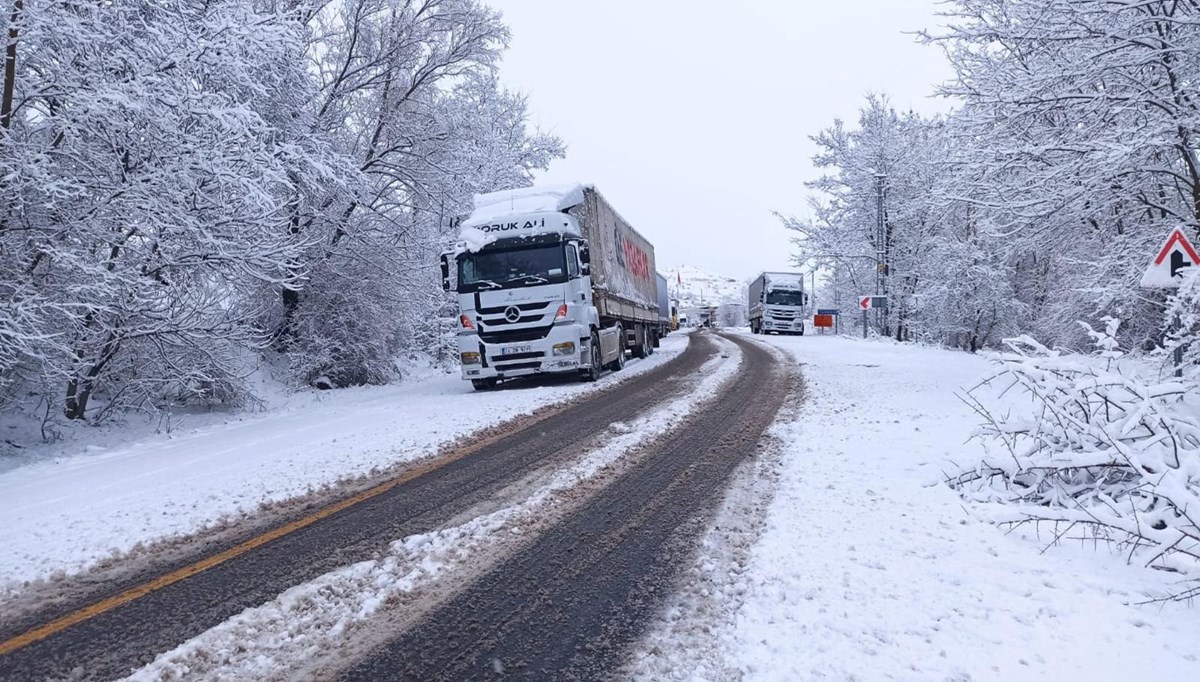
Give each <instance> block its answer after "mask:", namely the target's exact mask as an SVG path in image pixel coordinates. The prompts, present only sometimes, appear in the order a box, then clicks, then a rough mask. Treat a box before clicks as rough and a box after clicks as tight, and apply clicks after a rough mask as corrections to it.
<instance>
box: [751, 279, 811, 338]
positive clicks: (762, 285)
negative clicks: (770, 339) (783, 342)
mask: <svg viewBox="0 0 1200 682" xmlns="http://www.w3.org/2000/svg"><path fill="white" fill-rule="evenodd" d="M748 291H749V294H750V300H749V307H748V312H749V318H750V330H751V331H752V332H754V333H755V334H767V333H771V332H775V333H777V334H800V335H803V334H804V328H805V322H806V321H807V319H808V302H809V298H808V294H807V293H806V292H805V291H804V277H803V276H802V275H800V274H799V273H784V272H764V273H762V274H761V275H759V276H758V277H757V278H755V279H754V281H753V282H751V283H750V286H749V289H748Z"/></svg>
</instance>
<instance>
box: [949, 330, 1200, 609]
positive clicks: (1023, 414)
mask: <svg viewBox="0 0 1200 682" xmlns="http://www.w3.org/2000/svg"><path fill="white" fill-rule="evenodd" d="M1104 322H1105V327H1104V328H1103V329H1100V330H1095V329H1092V328H1091V327H1088V326H1087V325H1084V328H1085V331H1086V333H1087V334H1088V336H1089V337H1091V339H1092V340H1093V343H1094V346H1095V351H1094V352H1093V353H1092V354H1091V355H1079V354H1074V353H1069V352H1064V351H1061V350H1051V349H1049V348H1047V347H1045V346H1044V345H1042V344H1040V343H1038V342H1037V341H1035V340H1033V339H1032V338H1029V337H1027V336H1025V337H1019V338H1015V339H1009V340H1007V341H1006V345H1007V346H1008V348H1009V350H1008V352H1005V353H1001V354H998V355H997V363H998V367H997V369H996V371H995V373H994V374H993V375H992V376H990V377H988V378H987V380H986V381H984V382H983V383H981V384H980V385H979V386H977V387H976V388H975V389H972V391H970V392H968V394H967V395H966V397H965V399H966V400H967V401H968V402H969V403H971V404H972V405H973V406H974V407H975V409H976V410H977V411H978V413H979V414H980V415H981V416H982V417H983V418H984V419H985V423H984V425H983V426H982V427H981V429H980V431H979V432H978V434H977V437H978V438H979V439H980V440H981V441H982V442H983V443H984V445H985V446H986V452H987V455H986V456H985V457H984V459H983V460H982V461H980V462H978V463H976V464H973V465H971V466H969V467H966V468H964V469H963V470H961V471H959V472H957V473H955V474H954V475H952V476H951V477H950V479H949V483H950V485H952V486H953V487H955V488H956V489H958V490H959V491H960V493H961V494H962V495H963V497H964V498H966V499H968V500H970V501H973V502H976V503H979V505H980V508H981V509H982V510H983V511H984V513H985V515H986V516H987V517H988V518H990V519H991V520H992V521H994V522H997V523H1000V524H1003V525H1007V526H1020V525H1026V524H1033V525H1036V526H1039V527H1045V528H1048V529H1050V530H1052V532H1053V538H1054V541H1055V542H1058V541H1060V540H1064V539H1080V540H1087V541H1093V540H1099V541H1102V542H1105V543H1108V544H1110V545H1111V546H1112V547H1113V548H1114V549H1116V550H1119V551H1121V552H1122V553H1123V554H1124V555H1125V556H1127V557H1128V559H1129V560H1130V561H1131V562H1138V563H1141V564H1143V565H1146V566H1151V567H1154V568H1159V569H1165V570H1171V571H1177V572H1179V573H1181V574H1185V575H1187V576H1190V577H1200V523H1198V522H1200V421H1198V420H1197V413H1198V410H1197V407H1198V406H1200V390H1198V388H1200V387H1198V386H1197V384H1195V383H1194V382H1190V381H1176V380H1166V381H1160V380H1157V379H1156V378H1154V377H1153V376H1152V374H1153V372H1152V371H1151V370H1148V369H1147V368H1146V367H1145V366H1144V364H1139V363H1137V362H1133V361H1131V360H1129V359H1127V358H1125V356H1124V354H1123V353H1122V352H1121V351H1120V350H1119V348H1118V343H1117V339H1116V336H1117V330H1118V327H1119V324H1118V322H1117V321H1116V320H1114V319H1112V318H1106V319H1105V320H1104ZM997 385H1002V386H1004V392H1005V393H1007V394H1010V395H1008V396H1007V399H1006V400H1005V404H1004V406H1002V405H1001V399H1000V398H997V397H995V396H994V395H993V394H992V393H991V391H992V390H993V389H994V388H995V387H996V386H997ZM1012 394H1015V396H1014V395H1012ZM1014 397H1017V398H1025V399H1028V401H1027V402H1026V401H1024V400H1013V398H1014ZM1192 592H1194V590H1193V591H1189V592H1188V593H1187V594H1191V593H1192Z"/></svg>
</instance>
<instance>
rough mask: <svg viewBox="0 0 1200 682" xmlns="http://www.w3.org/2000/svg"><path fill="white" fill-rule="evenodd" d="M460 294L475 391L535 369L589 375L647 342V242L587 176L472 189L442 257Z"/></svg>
mask: <svg viewBox="0 0 1200 682" xmlns="http://www.w3.org/2000/svg"><path fill="white" fill-rule="evenodd" d="M452 268H453V270H454V273H455V274H456V275H457V276H456V277H454V285H453V288H454V289H455V290H456V291H457V293H458V307H459V313H460V314H459V330H458V347H459V357H460V360H461V363H462V376H463V378H464V379H469V380H470V381H471V384H472V385H473V386H474V387H475V388H476V389H478V390H483V389H490V388H494V387H495V386H497V384H498V383H499V382H501V381H503V380H505V379H510V378H514V377H521V376H530V375H536V374H552V373H553V374H562V373H574V374H578V375H579V376H580V377H581V378H582V379H583V380H585V381H596V380H597V379H598V378H599V377H600V374H601V372H602V371H603V369H605V368H608V369H610V370H613V371H618V370H620V369H621V368H622V367H624V366H625V352H626V350H627V349H628V350H631V351H632V353H633V355H634V357H645V356H647V355H649V354H650V353H652V352H653V351H654V346H655V338H656V335H657V333H658V331H657V330H658V328H659V324H660V319H661V317H660V312H659V301H658V283H657V282H656V274H657V271H656V270H655V262H654V247H653V246H651V244H650V242H649V241H647V240H646V238H645V237H643V236H642V235H641V234H639V233H638V232H637V231H636V230H634V229H633V228H632V227H631V226H630V225H629V223H627V222H626V221H625V220H624V219H623V218H621V216H620V214H618V213H617V212H616V211H615V210H614V209H613V207H612V206H611V205H610V204H609V203H608V202H607V201H606V200H605V199H604V197H603V196H602V195H601V194H600V193H599V192H597V191H596V189H595V188H594V187H591V186H586V185H578V184H576V185H566V186H557V187H529V188H522V189H513V190H506V191H501V192H493V193H489V194H478V195H476V196H475V209H474V211H473V212H472V213H471V215H470V216H469V217H467V218H466V219H465V220H464V221H462V223H461V231H460V234H459V242H458V243H457V244H456V246H455V249H454V250H453V251H452V252H448V253H444V254H442V288H443V289H446V290H447V291H448V290H450V289H451V288H452V285H451V269H452Z"/></svg>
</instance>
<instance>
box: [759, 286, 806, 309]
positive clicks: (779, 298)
mask: <svg viewBox="0 0 1200 682" xmlns="http://www.w3.org/2000/svg"><path fill="white" fill-rule="evenodd" d="M767 305H804V292H803V291H789V290H787V289H772V290H771V291H768V292H767Z"/></svg>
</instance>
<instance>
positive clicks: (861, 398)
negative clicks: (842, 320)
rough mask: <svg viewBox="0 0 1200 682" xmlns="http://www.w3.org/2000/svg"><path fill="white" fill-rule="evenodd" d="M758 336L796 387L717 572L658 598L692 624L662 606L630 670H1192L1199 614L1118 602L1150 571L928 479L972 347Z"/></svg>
mask: <svg viewBox="0 0 1200 682" xmlns="http://www.w3.org/2000/svg"><path fill="white" fill-rule="evenodd" d="M767 341H768V342H769V343H771V344H774V345H777V346H780V347H783V348H786V349H789V350H790V351H791V352H792V353H794V355H795V357H796V359H797V361H799V362H801V363H803V367H802V371H803V373H804V375H805V378H806V383H807V397H806V401H805V404H804V406H803V407H802V409H801V410H800V412H799V415H798V417H797V418H796V419H795V420H794V421H789V422H785V423H780V424H779V425H778V426H777V431H776V433H777V434H778V435H779V437H780V438H782V439H784V441H785V445H784V450H783V453H782V462H781V464H780V466H779V467H778V469H777V470H776V471H775V474H777V475H778V477H779V479H778V487H777V492H776V493H775V495H774V497H773V499H771V500H769V503H768V506H767V508H766V510H765V513H764V516H763V521H762V528H763V530H762V532H761V535H759V536H757V537H756V538H755V540H754V543H753V547H752V549H750V550H749V552H748V558H746V559H745V560H744V562H742V561H739V562H735V563H733V564H730V563H729V562H727V561H723V560H722V558H721V553H720V552H719V551H714V550H712V549H710V550H708V553H707V554H706V553H704V552H702V553H701V556H700V557H699V558H698V560H697V561H698V565H704V562H706V561H707V562H708V564H711V565H712V566H713V567H716V568H719V569H720V570H713V571H703V570H700V571H693V572H692V574H691V575H693V576H697V579H698V580H701V581H702V582H701V583H700V584H699V585H693V586H692V587H691V588H690V589H689V590H688V595H689V596H688V599H689V600H690V601H686V602H676V603H675V604H673V606H674V608H676V609H678V613H687V614H690V615H691V617H692V620H691V621H690V622H687V623H680V622H676V623H675V624H674V625H673V626H671V625H670V624H669V621H670V618H669V617H667V618H664V621H667V623H666V624H660V626H659V627H658V628H656V629H655V630H654V631H653V632H652V633H651V634H650V635H649V637H648V638H647V640H646V641H645V642H643V643H642V646H641V647H640V649H639V652H638V653H637V654H636V659H637V662H636V665H635V666H634V667H635V668H636V671H635V672H636V676H637V677H638V678H639V679H646V680H667V679H675V680H689V679H745V680H821V679H835V680H849V679H854V680H898V679H899V680H958V681H966V680H971V681H972V682H982V681H986V680H994V681H997V682H1000V681H1005V682H1010V681H1012V680H1023V681H1024V680H1046V681H1048V682H1049V681H1058V680H1091V681H1093V682H1101V681H1107V680H1111V681H1113V682H1124V681H1125V680H1130V679H1155V680H1189V679H1200V650H1198V649H1197V647H1196V643H1195V632H1196V631H1197V629H1198V628H1200V614H1198V613H1197V612H1196V610H1194V609H1183V608H1168V609H1160V608H1158V607H1136V606H1131V604H1134V603H1136V602H1140V601H1142V600H1143V599H1145V598H1146V597H1147V595H1153V594H1156V593H1161V592H1163V591H1165V590H1164V587H1166V586H1168V585H1170V584H1172V582H1173V581H1172V578H1171V577H1170V576H1164V575H1160V574H1157V573H1154V572H1150V571H1145V570H1143V569H1140V568H1135V567H1130V566H1126V565H1125V564H1124V563H1122V562H1120V561H1117V560H1112V559H1111V558H1110V557H1109V556H1108V554H1107V553H1106V552H1104V551H1103V550H1101V551H1100V552H1099V553H1097V552H1096V551H1094V550H1093V549H1092V548H1091V546H1088V547H1081V546H1079V545H1063V546H1060V547H1055V548H1053V549H1052V550H1051V551H1048V552H1045V553H1043V552H1042V550H1043V548H1044V540H1045V538H1043V541H1041V542H1039V541H1038V540H1037V539H1036V538H1025V537H1021V536H1019V535H1017V534H1012V535H1006V534H1004V533H1002V532H1000V531H998V530H997V529H996V527H995V526H993V525H991V524H989V523H984V522H980V521H976V520H974V519H972V518H971V517H970V516H969V515H968V514H967V512H966V511H965V510H964V508H963V506H962V501H961V499H960V498H959V497H958V496H957V495H956V494H955V493H954V491H952V490H951V489H950V488H948V487H947V486H945V485H944V484H943V483H942V480H943V472H944V471H949V470H951V466H950V465H949V461H950V460H952V459H959V458H961V457H962V456H963V455H964V450H965V449H966V448H977V447H979V446H978V445H977V444H975V443H967V439H968V438H969V436H970V435H971V433H972V431H973V430H974V428H975V425H976V424H977V423H978V417H977V415H975V414H974V413H973V412H972V410H971V409H970V407H969V406H967V405H966V404H964V403H963V402H962V401H960V400H959V399H958V398H957V397H956V396H955V391H956V390H958V389H960V388H961V387H963V386H971V385H974V383H975V380H976V379H977V378H978V377H979V376H980V375H982V374H983V373H985V372H986V371H987V369H988V364H987V361H986V360H985V359H982V358H979V357H976V356H972V355H968V354H965V353H955V352H948V351H939V350H934V349H928V348H919V347H912V346H907V345H898V344H884V343H874V342H866V341H856V340H850V339H843V338H835V337H820V336H815V337H803V338H797V337H767ZM767 487H768V488H769V487H770V486H767ZM726 523H729V520H728V519H725V518H718V519H716V520H715V522H714V527H718V526H719V527H722V528H723V527H724V526H725V524H726ZM706 631H707V632H711V633H712V635H711V636H707V635H705V634H704V633H705V632H706ZM689 647H691V648H689ZM697 647H702V648H697ZM704 648H707V650H705V649H704Z"/></svg>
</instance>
